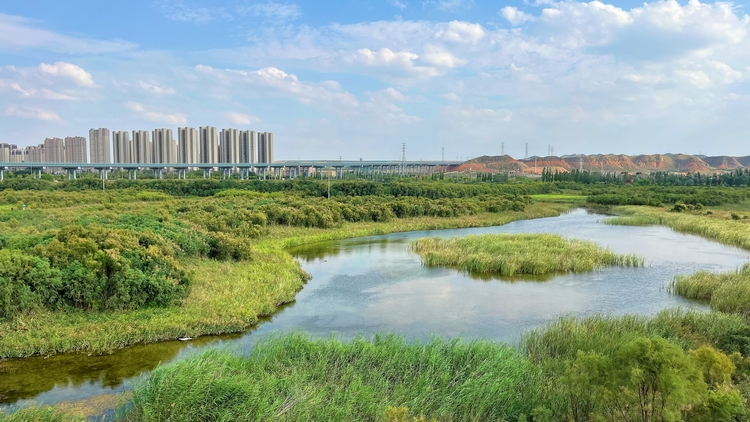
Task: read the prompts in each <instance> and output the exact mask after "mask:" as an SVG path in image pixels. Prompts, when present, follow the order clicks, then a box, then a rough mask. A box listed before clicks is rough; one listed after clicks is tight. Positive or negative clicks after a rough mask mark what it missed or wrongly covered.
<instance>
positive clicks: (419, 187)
mask: <svg viewBox="0 0 750 422" xmlns="http://www.w3.org/2000/svg"><path fill="white" fill-rule="evenodd" d="M523 182H524V183H504V184H487V183H454V182H451V181H439V180H438V181H419V180H412V181H409V180H398V181H394V182H392V183H382V182H377V181H367V180H340V181H333V182H331V183H330V194H331V196H372V195H374V196H414V197H425V198H430V199H441V198H464V197H474V196H479V195H530V194H538V193H549V192H552V191H554V190H555V187H554V186H550V185H548V184H544V183H538V182H527V181H523ZM106 189H110V190H123V189H130V190H144V191H152V192H162V193H165V194H168V195H172V196H213V195H215V194H217V193H218V192H221V191H225V190H229V189H234V190H244V191H250V192H261V193H273V192H287V193H293V194H298V195H302V196H310V197H327V196H328V194H329V184H328V182H327V181H320V180H312V179H295V180H267V181H259V180H213V179H206V180H203V179H198V180H113V181H109V182H107V183H106ZM3 190H16V191H17V190H34V191H66V192H71V191H81V190H102V182H101V181H100V180H96V179H85V180H66V181H63V182H49V181H46V180H34V179H14V180H7V181H5V182H3V183H1V184H0V191H3Z"/></svg>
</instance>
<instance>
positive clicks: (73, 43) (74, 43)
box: [0, 13, 137, 54]
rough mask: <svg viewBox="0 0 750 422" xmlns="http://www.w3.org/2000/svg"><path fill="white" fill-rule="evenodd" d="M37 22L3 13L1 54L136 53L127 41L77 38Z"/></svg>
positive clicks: (0, 24)
mask: <svg viewBox="0 0 750 422" xmlns="http://www.w3.org/2000/svg"><path fill="white" fill-rule="evenodd" d="M35 24H36V22H34V21H32V20H30V19H26V18H23V17H20V16H13V15H6V14H2V13H0V51H15V50H22V49H29V48H31V49H42V50H49V51H53V52H56V53H63V54H104V53H117V52H124V51H128V50H133V49H135V48H136V47H137V45H136V44H134V43H131V42H126V41H119V40H114V41H100V40H92V39H85V38H76V37H71V36H67V35H63V34H59V33H56V32H53V31H48V30H45V29H41V28H38V27H37V25H35Z"/></svg>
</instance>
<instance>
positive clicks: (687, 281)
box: [669, 265, 750, 316]
mask: <svg viewBox="0 0 750 422" xmlns="http://www.w3.org/2000/svg"><path fill="white" fill-rule="evenodd" d="M669 289H670V291H672V293H674V294H677V295H680V296H682V297H686V298H688V299H698V300H705V301H708V302H709V303H710V304H711V309H713V310H716V311H721V312H727V313H737V314H742V315H744V316H750V265H745V266H743V267H742V268H740V269H738V270H736V271H733V272H726V273H712V272H708V271H700V272H697V273H695V274H691V275H681V276H678V277H675V278H674V280H672V282H671V283H670V286H669Z"/></svg>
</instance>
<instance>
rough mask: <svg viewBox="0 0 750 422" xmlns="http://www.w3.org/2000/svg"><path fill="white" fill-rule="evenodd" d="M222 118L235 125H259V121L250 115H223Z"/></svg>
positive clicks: (232, 113)
mask: <svg viewBox="0 0 750 422" xmlns="http://www.w3.org/2000/svg"><path fill="white" fill-rule="evenodd" d="M224 117H225V118H226V119H227V120H229V121H230V122H232V123H234V124H236V125H253V124H256V123H260V121H261V120H260V119H259V118H257V117H255V116H252V115H250V114H243V113H237V112H229V113H224Z"/></svg>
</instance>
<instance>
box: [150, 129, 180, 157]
mask: <svg viewBox="0 0 750 422" xmlns="http://www.w3.org/2000/svg"><path fill="white" fill-rule="evenodd" d="M151 138H152V141H151V147H152V148H151V159H152V161H153V162H154V163H164V164H167V163H176V162H177V144H176V143H175V142H174V138H173V137H172V129H154V132H153V133H152V137H151Z"/></svg>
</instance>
